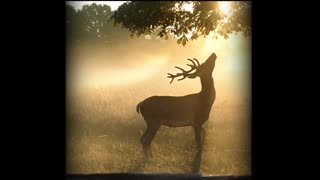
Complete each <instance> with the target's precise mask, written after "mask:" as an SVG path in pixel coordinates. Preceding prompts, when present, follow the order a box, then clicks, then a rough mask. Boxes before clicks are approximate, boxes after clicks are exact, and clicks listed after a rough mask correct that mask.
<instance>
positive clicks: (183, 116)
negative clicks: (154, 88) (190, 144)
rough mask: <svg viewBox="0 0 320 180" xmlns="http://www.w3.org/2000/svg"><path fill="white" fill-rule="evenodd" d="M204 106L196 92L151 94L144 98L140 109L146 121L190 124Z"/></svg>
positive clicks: (167, 124)
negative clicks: (177, 94)
mask: <svg viewBox="0 0 320 180" xmlns="http://www.w3.org/2000/svg"><path fill="white" fill-rule="evenodd" d="M203 109H205V108H204V107H202V103H201V102H200V98H199V95H198V94H191V95H187V96H152V97H149V98H147V99H146V100H144V101H143V102H142V104H141V107H140V111H141V114H142V115H143V117H144V119H145V120H146V121H156V122H160V123H161V124H163V125H166V126H171V127H178V126H190V125H193V124H194V121H195V120H196V118H197V117H199V116H198V115H199V114H203V112H201V111H202V110H203Z"/></svg>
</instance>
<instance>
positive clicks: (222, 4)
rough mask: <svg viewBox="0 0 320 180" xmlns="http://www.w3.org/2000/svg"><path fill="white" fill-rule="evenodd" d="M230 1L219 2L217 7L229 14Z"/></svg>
mask: <svg viewBox="0 0 320 180" xmlns="http://www.w3.org/2000/svg"><path fill="white" fill-rule="evenodd" d="M231 3H232V2H229V1H224V2H220V4H219V8H220V10H221V12H222V13H223V14H225V15H230V12H231Z"/></svg>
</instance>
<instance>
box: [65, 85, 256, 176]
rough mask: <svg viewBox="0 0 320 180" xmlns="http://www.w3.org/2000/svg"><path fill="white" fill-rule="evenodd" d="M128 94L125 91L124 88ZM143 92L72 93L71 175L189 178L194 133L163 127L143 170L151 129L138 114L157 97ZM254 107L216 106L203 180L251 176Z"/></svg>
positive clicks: (69, 131) (207, 139) (229, 103)
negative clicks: (144, 146) (134, 174)
mask: <svg viewBox="0 0 320 180" xmlns="http://www.w3.org/2000/svg"><path fill="white" fill-rule="evenodd" d="M122 89H123V88H122ZM138 89H139V87H137V86H135V87H134V88H133V87H131V88H125V89H123V90H121V91H119V89H117V88H114V89H110V88H109V89H104V88H96V89H93V90H86V91H84V90H83V91H81V92H79V91H73V90H70V91H69V94H68V104H67V107H68V109H67V146H66V147H67V151H66V152H67V154H66V155H67V173H68V174H71V173H72V174H74V173H81V174H83V173H114V172H143V173H167V172H169V173H189V172H191V164H192V160H193V157H194V155H195V150H196V145H195V139H194V132H193V129H192V128H191V127H183V128H169V127H164V126H162V127H161V128H160V129H159V131H158V133H157V135H156V136H155V138H154V140H153V143H152V152H153V155H154V156H153V157H152V158H151V159H150V160H149V161H148V162H147V163H146V164H144V163H143V162H144V156H143V151H142V147H141V144H140V142H139V139H140V137H141V135H142V132H144V130H145V128H146V125H145V123H144V120H143V119H142V117H141V116H139V115H138V113H137V112H136V111H135V106H136V104H137V103H138V102H140V101H141V100H143V99H145V98H146V97H148V96H149V94H152V92H155V91H157V90H156V87H155V88H154V89H152V88H151V89H144V90H145V92H143V93H139V91H138ZM249 105H250V104H249V101H237V102H235V101H228V100H220V101H218V102H216V103H215V104H214V106H213V109H212V111H211V114H210V118H209V120H208V122H207V123H206V124H205V126H204V127H205V129H206V137H205V144H204V151H203V155H202V162H201V173H202V174H204V175H250V174H251V149H250V148H251V147H250V129H251V128H250V106H249Z"/></svg>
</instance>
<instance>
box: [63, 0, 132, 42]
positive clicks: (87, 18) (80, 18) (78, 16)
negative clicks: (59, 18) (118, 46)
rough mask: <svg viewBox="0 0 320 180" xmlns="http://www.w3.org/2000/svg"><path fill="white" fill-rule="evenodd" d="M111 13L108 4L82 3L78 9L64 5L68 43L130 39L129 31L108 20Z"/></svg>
mask: <svg viewBox="0 0 320 180" xmlns="http://www.w3.org/2000/svg"><path fill="white" fill-rule="evenodd" d="M112 15H113V11H111V8H110V6H108V5H100V4H95V3H93V4H90V5H84V6H83V7H82V8H81V9H80V10H75V9H74V8H73V7H72V6H70V5H68V4H67V5H66V36H67V37H66V38H67V43H68V45H71V44H74V43H80V42H82V43H103V44H109V43H115V42H117V41H119V40H124V39H130V33H129V31H128V30H126V29H122V28H121V27H114V26H113V23H112V22H110V23H109V22H108V20H109V18H110V17H111V16H112Z"/></svg>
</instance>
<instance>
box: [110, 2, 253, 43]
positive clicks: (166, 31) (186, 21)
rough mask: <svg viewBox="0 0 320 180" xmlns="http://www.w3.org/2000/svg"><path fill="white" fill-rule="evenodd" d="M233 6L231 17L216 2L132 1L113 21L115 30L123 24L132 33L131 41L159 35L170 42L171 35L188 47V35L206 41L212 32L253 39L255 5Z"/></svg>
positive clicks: (120, 10) (122, 7)
mask: <svg viewBox="0 0 320 180" xmlns="http://www.w3.org/2000/svg"><path fill="white" fill-rule="evenodd" d="M188 3H193V12H190V11H187V10H184V9H183V5H184V4H188ZM231 6H232V7H231V9H232V12H231V15H230V16H229V17H228V15H225V14H223V13H222V12H221V11H220V10H219V2H216V1H211V2H210V1H151V2H148V1H131V2H126V3H124V4H122V5H121V6H120V7H119V8H118V10H116V11H115V12H114V14H113V15H112V16H111V18H110V19H109V20H110V21H113V23H114V26H118V25H119V24H121V25H122V27H124V28H126V29H128V30H129V31H130V32H131V35H130V36H131V37H133V36H134V35H136V36H137V37H139V36H140V35H141V34H157V36H159V37H160V38H165V39H168V35H172V36H174V37H175V38H178V40H177V43H178V44H180V43H181V44H182V45H185V44H186V43H187V41H188V39H189V38H188V37H187V35H188V34H192V36H191V38H190V39H192V40H193V39H197V38H198V37H200V36H204V37H206V36H207V35H209V33H210V32H211V31H214V32H215V34H219V35H221V36H223V37H224V38H228V35H229V34H232V33H238V32H243V35H244V36H247V35H250V34H251V2H248V1H240V2H233V3H231ZM215 37H217V36H215Z"/></svg>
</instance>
